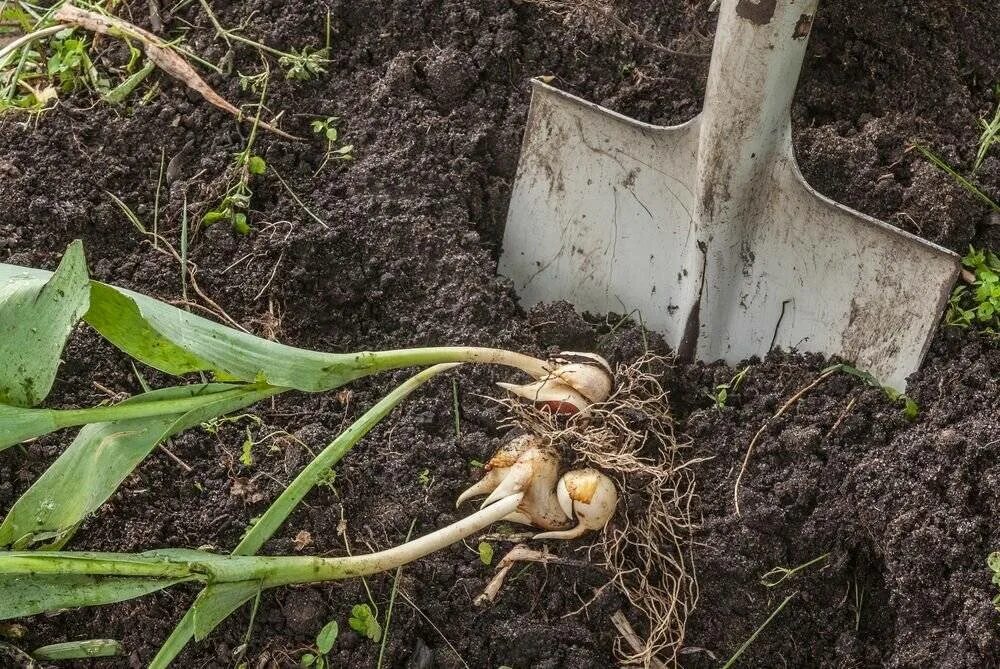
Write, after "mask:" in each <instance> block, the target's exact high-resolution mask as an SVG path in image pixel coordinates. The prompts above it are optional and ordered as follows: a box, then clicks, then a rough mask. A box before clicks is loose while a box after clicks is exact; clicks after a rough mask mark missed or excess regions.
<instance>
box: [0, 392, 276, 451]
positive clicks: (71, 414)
mask: <svg viewBox="0 0 1000 669" xmlns="http://www.w3.org/2000/svg"><path fill="white" fill-rule="evenodd" d="M184 388H189V389H190V390H189V391H185V392H179V393H174V392H173V389H164V390H158V391H153V392H150V393H143V394H142V395H136V396H135V397H132V398H129V399H128V400H125V401H124V402H121V403H119V404H112V405H108V406H96V407H91V408H89V409H27V408H22V407H12V406H9V405H4V404H0V450H3V449H4V448H8V447H10V446H13V445H14V444H18V443H20V442H22V441H25V440H27V439H32V438H34V437H40V436H42V435H44V434H48V433H49V432H54V431H56V430H60V429H63V428H66V427H74V426H79V425H86V424H88V423H103V422H110V421H122V420H131V419H135V418H146V419H148V418H155V417H163V416H171V415H177V414H185V413H187V412H189V411H196V410H200V409H203V408H204V407H205V406H206V405H207V404H210V403H212V402H215V401H222V400H224V399H232V398H236V397H242V396H243V395H245V394H246V393H247V392H248V389H250V388H253V389H255V390H256V391H260V392H266V393H267V394H265V395H263V396H264V397H267V395H268V394H274V393H276V392H281V391H282V390H284V389H283V388H275V387H273V386H266V385H226V384H218V383H209V384H201V385H191V386H184Z"/></svg>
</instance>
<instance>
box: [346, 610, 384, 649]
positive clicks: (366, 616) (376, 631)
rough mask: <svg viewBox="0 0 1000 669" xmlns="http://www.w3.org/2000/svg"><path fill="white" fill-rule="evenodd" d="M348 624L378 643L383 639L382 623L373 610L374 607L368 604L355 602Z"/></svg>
mask: <svg viewBox="0 0 1000 669" xmlns="http://www.w3.org/2000/svg"><path fill="white" fill-rule="evenodd" d="M347 622H348V624H349V625H350V626H351V629H352V630H354V631H355V632H357V633H359V634H361V635H363V636H365V637H367V638H369V639H371V640H372V641H374V642H376V643H378V642H379V641H380V640H381V639H382V625H380V624H379V622H378V618H376V617H375V613H374V612H373V611H372V607H370V606H368V605H367V604H355V605H354V606H352V607H351V617H350V618H349V619H348V621H347Z"/></svg>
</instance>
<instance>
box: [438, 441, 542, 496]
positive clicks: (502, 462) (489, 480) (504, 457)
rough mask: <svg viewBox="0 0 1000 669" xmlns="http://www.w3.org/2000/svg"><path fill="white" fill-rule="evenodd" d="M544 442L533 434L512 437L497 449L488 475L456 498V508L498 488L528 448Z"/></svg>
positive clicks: (489, 464)
mask: <svg viewBox="0 0 1000 669" xmlns="http://www.w3.org/2000/svg"><path fill="white" fill-rule="evenodd" d="M541 444H542V440H541V439H539V438H538V437H536V436H535V435H533V434H522V435H521V436H519V437H515V438H514V439H511V440H510V441H508V442H507V443H506V444H504V445H503V446H501V447H500V448H499V449H497V452H496V453H494V454H493V457H491V458H490V459H489V460H488V461H487V463H486V466H485V469H486V475H485V476H483V478H482V479H480V480H479V481H478V482H477V483H475V484H473V485H472V486H470V487H469V488H467V489H466V490H465V491H464V492H462V494H461V495H459V496H458V499H457V500H455V508H456V509H457V508H458V507H460V506H462V503H463V502H465V501H466V500H469V499H472V498H473V497H479V496H481V495H488V494H490V493H491V492H493V491H494V490H496V489H497V486H499V485H500V483H501V482H502V481H503V480H504V479H505V478H507V475H508V474H509V473H510V468H511V467H512V466H513V465H514V463H516V462H517V459H518V458H519V457H520V456H521V455H522V454H523V453H524V452H525V451H527V450H528V449H530V448H534V447H537V446H539V445H541Z"/></svg>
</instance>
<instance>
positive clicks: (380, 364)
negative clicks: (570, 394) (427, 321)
mask: <svg viewBox="0 0 1000 669" xmlns="http://www.w3.org/2000/svg"><path fill="white" fill-rule="evenodd" d="M350 355H351V365H352V366H353V367H354V368H355V370H356V373H357V375H356V376H354V378H359V377H361V376H367V375H368V374H373V373H375V372H381V371H385V370H389V369H400V368H402V367H422V366H425V365H436V364H439V363H442V362H470V363H479V364H487V365H506V366H508V367H516V368H517V369H520V370H521V371H523V372H526V373H527V374H529V375H531V376H532V377H534V378H535V379H540V378H542V377H543V376H545V375H547V374H548V373H549V371H550V368H549V365H548V363H546V362H545V361H544V360H540V359H538V358H533V357H531V356H530V355H524V354H523V353H515V352H514V351H507V350H504V349H499V348H483V347H479V346H433V347H427V348H409V349H397V350H390V351H376V352H371V351H363V352H360V353H354V354H350Z"/></svg>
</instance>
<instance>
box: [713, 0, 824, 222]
mask: <svg viewBox="0 0 1000 669" xmlns="http://www.w3.org/2000/svg"><path fill="white" fill-rule="evenodd" d="M818 4H819V0H726V1H724V2H723V3H722V7H721V9H720V14H719V25H718V28H717V29H716V33H715V46H714V47H713V51H712V64H711V68H710V69H709V74H708V85H707V88H706V92H705V107H704V111H703V112H702V116H701V124H702V127H701V134H700V139H699V144H698V164H699V170H700V173H699V176H700V182H701V183H700V187H699V195H700V198H699V206H700V208H701V210H702V211H701V213H702V214H704V216H702V217H701V220H703V221H710V222H712V223H716V224H722V225H725V224H727V223H728V222H729V221H728V220H727V219H728V218H729V217H727V216H725V213H726V212H727V211H734V210H744V211H741V218H743V219H746V218H748V217H747V216H745V214H747V213H752V212H747V211H745V205H746V203H747V201H750V202H752V201H753V200H759V198H756V197H755V191H759V190H760V188H759V185H758V182H759V181H760V180H761V179H762V178H763V176H764V175H765V174H766V173H767V172H768V171H769V166H770V163H771V161H772V159H773V158H774V156H775V151H776V150H777V149H778V148H779V147H781V146H782V145H783V144H782V143H783V142H787V141H788V139H789V138H788V135H787V131H788V126H789V108H790V106H791V102H792V96H793V95H794V93H795V85H796V83H797V82H798V78H799V71H800V70H801V68H802V59H803V57H804V56H805V51H806V43H807V42H808V39H809V31H810V28H811V27H812V21H813V15H814V13H815V11H816V6H817V5H818ZM755 186H757V187H756V188H755Z"/></svg>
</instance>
